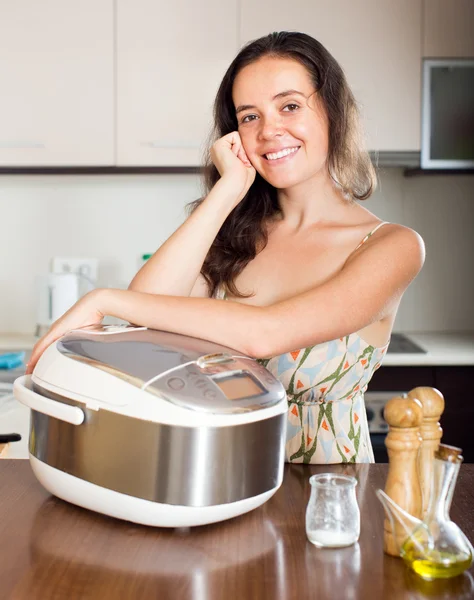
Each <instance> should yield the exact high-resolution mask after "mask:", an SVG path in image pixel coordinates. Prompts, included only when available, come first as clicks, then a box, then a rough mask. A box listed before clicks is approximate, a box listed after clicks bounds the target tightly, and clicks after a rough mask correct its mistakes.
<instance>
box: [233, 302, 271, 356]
mask: <svg viewBox="0 0 474 600" xmlns="http://www.w3.org/2000/svg"><path fill="white" fill-rule="evenodd" d="M260 310H265V309H260ZM279 337H280V336H279V332H278V328H277V327H275V326H274V325H273V323H272V319H271V317H270V315H266V314H259V315H257V319H256V322H255V323H254V324H253V325H251V326H250V327H249V328H248V329H247V335H246V336H245V339H244V340H242V351H243V352H244V353H245V354H246V355H247V356H250V357H251V358H255V359H259V358H271V357H273V356H275V355H276V354H278V352H277V348H278V346H279V345H280V344H279Z"/></svg>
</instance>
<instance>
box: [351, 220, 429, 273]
mask: <svg viewBox="0 0 474 600" xmlns="http://www.w3.org/2000/svg"><path fill="white" fill-rule="evenodd" d="M357 254H359V255H360V256H361V257H362V256H364V255H365V256H368V255H370V256H373V255H375V254H380V255H381V258H385V259H386V260H394V262H395V263H398V264H400V263H401V262H403V263H404V264H405V265H406V266H411V267H412V268H413V269H415V270H416V271H419V270H420V269H421V267H422V266H423V263H424V261H425V243H424V241H423V238H422V237H421V235H420V234H419V233H418V232H417V231H415V230H414V229H411V228H410V227H406V226H405V225H400V224H398V223H386V224H384V225H383V226H382V227H379V228H378V229H377V231H376V232H375V233H374V234H373V235H372V236H370V238H369V239H368V240H367V241H366V242H365V243H364V244H363V245H362V246H361V247H360V248H359V250H358V253H357Z"/></svg>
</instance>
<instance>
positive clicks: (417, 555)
mask: <svg viewBox="0 0 474 600" xmlns="http://www.w3.org/2000/svg"><path fill="white" fill-rule="evenodd" d="M461 452H462V451H461V449H460V448H455V447H453V446H447V445H445V444H440V446H439V449H438V450H437V451H436V452H435V459H434V465H433V480H432V488H431V497H430V503H429V507H428V512H427V514H426V518H425V520H424V521H423V522H419V524H418V526H417V527H415V529H414V530H413V531H412V533H411V534H410V536H409V537H408V539H407V540H406V541H405V542H404V543H403V545H402V548H401V551H400V556H401V557H402V558H403V560H404V561H405V562H406V564H407V565H408V566H409V567H410V568H411V569H413V571H415V573H417V574H418V575H420V576H421V577H423V578H424V579H428V580H431V579H438V578H448V577H454V576H456V575H459V574H460V573H462V572H463V571H465V570H466V569H468V568H469V567H470V566H471V563H472V560H473V557H474V549H473V547H472V546H471V544H470V542H469V540H468V539H467V538H466V536H465V535H464V534H463V532H462V531H461V530H460V529H459V527H458V526H457V525H456V524H455V523H453V522H452V521H451V519H450V518H449V509H450V507H451V501H452V498H453V492H454V487H455V485H456V479H457V476H458V473H459V468H460V466H461V463H462V460H463V458H462V456H461Z"/></svg>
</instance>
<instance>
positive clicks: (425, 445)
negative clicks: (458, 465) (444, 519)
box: [408, 387, 444, 519]
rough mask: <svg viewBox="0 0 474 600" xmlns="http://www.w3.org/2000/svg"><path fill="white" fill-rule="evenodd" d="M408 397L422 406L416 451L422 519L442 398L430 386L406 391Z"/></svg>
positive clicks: (427, 495) (426, 505) (439, 435)
mask: <svg viewBox="0 0 474 600" xmlns="http://www.w3.org/2000/svg"><path fill="white" fill-rule="evenodd" d="M408 397H409V398H412V399H415V398H416V399H417V400H419V401H420V402H421V405H422V407H423V421H422V423H421V427H420V434H421V439H422V442H421V448H420V451H419V453H418V476H419V479H420V486H421V498H422V513H421V518H422V519H424V518H425V516H426V513H427V511H428V504H429V501H430V495H431V476H432V474H433V461H434V453H435V452H436V450H438V447H439V442H440V440H441V436H442V435H443V430H442V429H441V427H440V424H439V420H440V417H441V415H442V414H443V411H444V398H443V394H442V393H441V392H439V391H438V390H436V389H435V388H432V387H417V388H415V389H413V390H411V392H409V393H408Z"/></svg>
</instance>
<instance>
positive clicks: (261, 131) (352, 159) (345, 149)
mask: <svg viewBox="0 0 474 600" xmlns="http://www.w3.org/2000/svg"><path fill="white" fill-rule="evenodd" d="M214 115H215V138H217V141H216V142H215V143H214V144H213V145H212V147H211V150H210V159H211V161H210V162H209V164H208V165H207V169H206V183H207V194H206V195H205V197H204V198H203V199H201V200H199V201H197V202H195V203H194V205H193V210H192V213H191V215H190V217H189V218H188V219H187V220H186V222H185V223H184V224H183V225H181V227H179V229H178V230H177V231H176V232H175V233H174V234H173V235H172V236H171V237H170V238H169V239H168V240H167V241H166V242H165V243H164V244H163V245H162V246H161V247H160V248H159V250H158V251H157V252H156V253H155V255H154V256H153V257H152V258H151V259H150V260H149V261H148V262H147V263H146V264H145V266H144V267H143V268H142V269H141V270H140V271H139V272H138V273H137V275H136V276H135V278H134V279H133V281H132V283H131V284H130V287H129V290H109V289H104V290H95V291H93V292H91V293H89V294H87V295H86V296H85V297H84V298H82V299H81V300H80V301H79V302H78V303H77V304H76V305H75V306H74V307H73V308H72V309H70V310H69V311H68V312H67V313H66V314H65V315H64V316H63V317H61V318H60V319H59V320H58V321H57V322H56V323H54V325H53V326H52V328H51V330H50V331H49V332H48V333H47V334H46V336H45V337H44V338H42V339H41V340H40V341H39V342H38V343H37V344H36V346H35V348H34V351H33V355H32V359H31V362H30V364H29V366H28V372H29V373H31V372H32V370H33V368H34V365H35V363H36V362H37V360H38V357H39V356H40V355H41V353H42V352H43V351H44V349H45V348H46V347H47V346H48V345H49V344H51V343H52V342H53V341H54V340H56V339H57V338H59V337H60V336H61V335H63V334H64V333H65V332H67V331H68V330H71V329H73V328H78V327H82V326H86V325H92V324H96V323H99V322H101V320H102V318H103V316H104V315H113V316H116V317H119V318H121V319H124V320H126V321H130V322H132V323H134V324H137V325H144V326H147V327H150V328H154V329H165V330H168V331H172V332H176V333H181V334H185V335H190V336H195V337H198V338H204V339H208V340H210V341H212V342H216V343H218V344H223V345H225V346H229V347H231V348H234V349H236V350H238V351H240V352H243V353H245V354H248V355H250V356H253V357H256V358H258V359H260V360H261V361H262V362H263V363H264V364H265V365H266V366H267V368H268V369H270V370H271V371H272V372H273V373H274V374H275V375H276V376H277V377H279V378H280V380H281V381H282V382H283V384H284V385H285V387H286V389H287V393H288V402H289V415H288V419H289V422H288V435H287V444H286V460H287V461H290V462H313V463H334V462H373V453H372V449H371V446H370V438H369V433H368V426H367V420H366V415H365V407H364V399H363V393H364V391H365V389H366V387H367V384H368V382H369V380H370V378H371V376H372V373H373V372H374V370H375V369H377V368H378V367H379V366H380V363H381V361H382V359H383V356H384V354H385V351H386V349H387V346H388V343H389V340H390V333H391V331H392V327H393V323H394V320H395V315H396V312H397V309H398V306H399V304H400V300H401V298H402V295H403V293H404V291H405V290H406V288H407V287H408V285H409V284H410V282H411V281H412V280H413V279H414V277H415V276H416V275H417V273H418V272H419V270H420V269H421V267H422V265H423V261H424V245H423V241H422V239H421V238H420V236H419V235H418V234H417V233H416V232H414V231H412V230H411V229H408V228H407V227H403V226H401V225H397V224H390V223H384V222H381V221H380V219H378V218H377V217H376V216H375V215H374V214H372V213H371V212H369V211H368V210H366V209H365V208H363V207H362V206H361V205H360V204H359V203H358V202H357V200H364V199H366V198H368V197H369V196H370V195H371V193H372V191H373V189H374V187H375V175H374V171H373V168H372V165H371V163H370V160H369V157H368V155H367V153H366V152H365V151H364V150H363V149H362V146H361V142H360V138H359V134H358V115H357V109H356V104H355V101H354V98H353V96H352V93H351V91H350V90H349V87H348V85H347V82H346V80H345V77H344V74H343V72H342V70H341V68H340V66H339V65H338V63H337V62H336V61H335V60H334V58H333V57H332V56H331V55H330V54H329V53H328V52H327V50H326V49H325V48H324V47H323V46H322V45H321V44H320V43H319V42H317V41H316V40H314V39H313V38H311V37H310V36H308V35H305V34H301V33H289V32H281V33H273V34H271V35H268V36H266V37H264V38H261V39H259V40H256V41H255V42H252V43H250V44H248V45H247V46H246V47H244V48H243V49H242V50H241V52H240V53H239V54H238V56H237V57H236V58H235V60H234V61H233V63H232V64H231V66H230V67H229V69H228V71H227V73H226V74H225V76H224V79H223V81H222V83H221V86H220V88H219V91H218V94H217V98H216V102H215V107H214ZM223 299H225V300H227V301H226V302H223V301H222V300H223Z"/></svg>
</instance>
